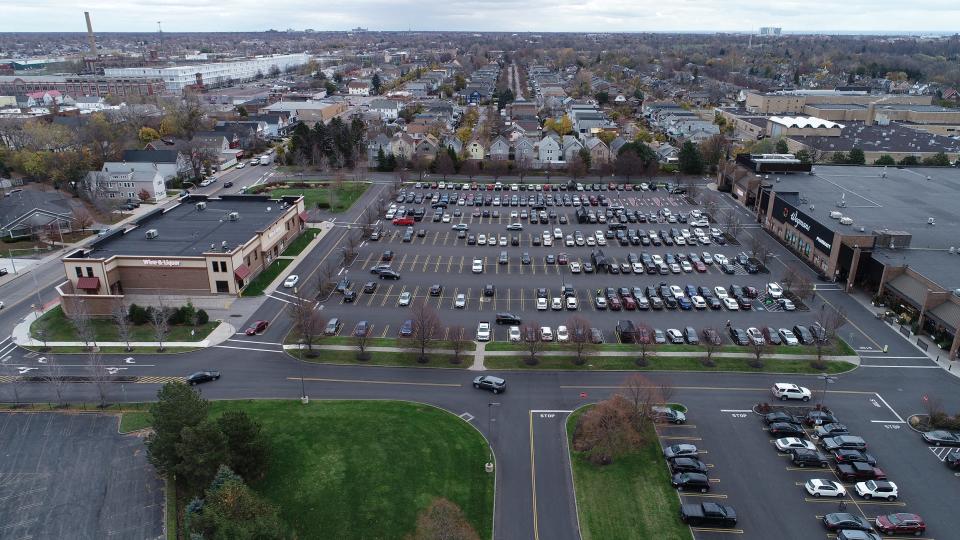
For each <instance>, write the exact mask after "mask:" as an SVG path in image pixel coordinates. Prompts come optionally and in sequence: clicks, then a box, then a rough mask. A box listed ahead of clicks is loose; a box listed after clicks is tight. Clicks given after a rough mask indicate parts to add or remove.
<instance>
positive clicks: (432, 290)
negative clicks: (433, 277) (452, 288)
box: [430, 283, 443, 296]
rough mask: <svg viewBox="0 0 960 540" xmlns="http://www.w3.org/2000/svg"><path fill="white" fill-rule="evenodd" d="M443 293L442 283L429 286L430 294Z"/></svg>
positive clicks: (438, 294)
mask: <svg viewBox="0 0 960 540" xmlns="http://www.w3.org/2000/svg"><path fill="white" fill-rule="evenodd" d="M442 293H443V285H440V284H438V283H435V284H433V285H431V286H430V296H440V295H441V294H442Z"/></svg>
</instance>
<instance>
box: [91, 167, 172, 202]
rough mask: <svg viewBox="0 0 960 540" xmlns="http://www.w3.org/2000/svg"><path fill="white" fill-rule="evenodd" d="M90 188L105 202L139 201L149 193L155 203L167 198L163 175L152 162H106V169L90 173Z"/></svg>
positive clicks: (95, 195) (96, 196)
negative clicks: (141, 195) (142, 194)
mask: <svg viewBox="0 0 960 540" xmlns="http://www.w3.org/2000/svg"><path fill="white" fill-rule="evenodd" d="M87 189H88V190H89V192H90V194H91V195H92V196H93V197H95V198H97V199H102V200H115V201H118V202H123V201H125V200H127V199H133V200H138V199H139V198H140V192H141V191H146V192H147V196H148V199H149V200H151V201H162V200H164V199H166V198H167V189H166V182H164V180H163V175H162V174H160V171H159V170H158V169H157V167H156V165H154V164H152V163H104V164H103V169H101V170H99V171H91V172H89V173H88V174H87Z"/></svg>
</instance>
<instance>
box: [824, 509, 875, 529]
mask: <svg viewBox="0 0 960 540" xmlns="http://www.w3.org/2000/svg"><path fill="white" fill-rule="evenodd" d="M823 526H824V527H826V528H827V530H828V531H839V530H844V529H846V530H853V531H872V530H873V524H872V523H870V522H869V521H867V520H866V519H865V518H864V517H863V516H858V515H856V514H850V513H847V512H834V513H832V514H827V515H825V516H823Z"/></svg>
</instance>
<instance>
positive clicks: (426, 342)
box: [410, 299, 443, 364]
mask: <svg viewBox="0 0 960 540" xmlns="http://www.w3.org/2000/svg"><path fill="white" fill-rule="evenodd" d="M410 318H411V319H412V320H413V335H412V337H413V340H414V342H415V343H416V346H417V349H418V350H419V351H420V353H419V356H417V362H420V363H421V364H423V363H426V362H427V360H429V358H427V349H428V348H430V345H431V344H432V343H433V342H434V341H435V340H436V339H437V337H438V336H439V335H440V329H441V328H443V321H441V320H440V315H439V314H437V310H436V309H434V307H433V306H432V305H431V304H430V303H429V302H427V300H426V299H423V300H418V301H416V302H414V304H413V305H412V306H411V307H410Z"/></svg>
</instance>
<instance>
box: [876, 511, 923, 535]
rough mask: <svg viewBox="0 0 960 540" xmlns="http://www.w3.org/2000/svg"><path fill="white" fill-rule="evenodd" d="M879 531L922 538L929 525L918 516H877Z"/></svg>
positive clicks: (899, 513)
mask: <svg viewBox="0 0 960 540" xmlns="http://www.w3.org/2000/svg"><path fill="white" fill-rule="evenodd" d="M876 523H877V530H878V531H880V532H882V533H883V534H913V535H916V536H920V535H921V534H923V532H924V531H926V530H927V524H926V523H925V522H924V521H923V518H922V517H920V516H918V515H917V514H910V513H907V512H898V513H896V514H886V515H881V516H877V518H876Z"/></svg>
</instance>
